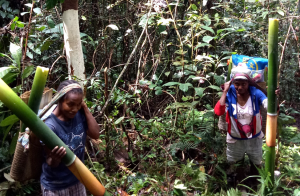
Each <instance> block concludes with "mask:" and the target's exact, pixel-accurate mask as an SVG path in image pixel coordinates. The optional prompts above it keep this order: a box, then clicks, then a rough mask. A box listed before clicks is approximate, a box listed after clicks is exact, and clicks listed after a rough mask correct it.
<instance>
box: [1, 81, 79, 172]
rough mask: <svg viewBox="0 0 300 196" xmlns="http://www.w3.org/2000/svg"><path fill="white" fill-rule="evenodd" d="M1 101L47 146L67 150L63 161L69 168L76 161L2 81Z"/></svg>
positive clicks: (55, 136) (71, 153)
mask: <svg viewBox="0 0 300 196" xmlns="http://www.w3.org/2000/svg"><path fill="white" fill-rule="evenodd" d="M0 92H1V93H0V100H1V101H2V102H3V103H4V105H6V106H7V107H8V108H9V109H10V110H11V111H12V112H13V113H14V114H15V115H16V116H17V117H18V118H19V119H20V120H21V121H22V122H24V123H26V126H27V127H29V129H30V130H31V131H32V132H33V133H34V134H35V135H36V136H37V137H38V138H40V139H41V140H42V141H43V142H44V143H45V145H46V146H47V147H48V148H50V149H53V148H54V147H55V146H59V147H61V146H63V147H65V148H66V151H67V154H66V156H64V158H63V159H62V161H63V163H64V164H66V165H67V166H68V165H70V164H71V163H73V161H74V160H75V155H74V153H73V152H72V151H71V150H70V149H69V148H68V146H67V145H65V143H64V142H63V141H61V139H59V137H57V135H56V134H55V133H54V132H53V131H51V129H50V128H49V127H47V125H46V124H45V123H44V122H43V121H42V120H41V119H40V118H39V117H38V116H37V115H36V114H35V113H34V112H33V111H32V110H31V109H30V108H29V107H28V106H27V105H26V103H24V102H23V101H22V100H21V99H20V98H19V97H18V95H16V94H15V92H14V91H13V90H11V88H10V87H9V86H7V84H6V83H5V82H4V81H3V80H2V79H0Z"/></svg>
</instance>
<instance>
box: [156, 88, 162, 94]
mask: <svg viewBox="0 0 300 196" xmlns="http://www.w3.org/2000/svg"><path fill="white" fill-rule="evenodd" d="M162 93H163V92H162V90H161V89H159V90H156V91H155V95H161V94H162Z"/></svg>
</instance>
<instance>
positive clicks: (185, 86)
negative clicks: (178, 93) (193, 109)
mask: <svg viewBox="0 0 300 196" xmlns="http://www.w3.org/2000/svg"><path fill="white" fill-rule="evenodd" d="M189 87H193V85H192V84H191V83H181V84H180V85H179V89H180V90H182V91H183V92H187V91H188V90H189Z"/></svg>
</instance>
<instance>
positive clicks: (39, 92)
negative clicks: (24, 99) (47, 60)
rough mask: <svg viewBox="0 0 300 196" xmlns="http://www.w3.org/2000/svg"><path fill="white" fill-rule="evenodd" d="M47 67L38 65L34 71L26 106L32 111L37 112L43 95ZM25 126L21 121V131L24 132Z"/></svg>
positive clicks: (47, 71)
mask: <svg viewBox="0 0 300 196" xmlns="http://www.w3.org/2000/svg"><path fill="white" fill-rule="evenodd" d="M48 73H49V69H48V68H45V67H40V66H38V67H37V68H36V71H35V75H34V79H33V84H32V88H31V92H30V97H29V100H28V107H29V108H30V109H31V110H32V111H33V112H34V113H36V114H37V113H38V111H39V107H40V103H41V100H42V97H43V92H44V88H45V85H46V82H47V77H48ZM25 128H26V125H25V123H22V128H21V132H24V131H25Z"/></svg>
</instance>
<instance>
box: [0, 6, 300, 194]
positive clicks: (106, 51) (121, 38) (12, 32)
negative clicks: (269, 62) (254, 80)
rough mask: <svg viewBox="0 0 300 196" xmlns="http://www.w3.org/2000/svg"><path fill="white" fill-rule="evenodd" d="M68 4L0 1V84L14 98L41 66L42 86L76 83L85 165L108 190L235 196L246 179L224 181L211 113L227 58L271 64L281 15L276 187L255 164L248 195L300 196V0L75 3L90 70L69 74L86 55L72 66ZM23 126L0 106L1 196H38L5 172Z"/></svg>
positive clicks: (34, 183)
mask: <svg viewBox="0 0 300 196" xmlns="http://www.w3.org/2000/svg"><path fill="white" fill-rule="evenodd" d="M65 1H67V0H65ZM63 2H64V0H35V1H33V0H23V1H20V0H0V78H2V79H3V80H4V81H5V82H6V83H7V84H8V85H9V86H10V87H11V88H12V89H13V90H14V92H15V93H17V94H18V95H19V96H20V95H21V94H23V93H24V92H26V91H30V90H31V86H32V82H33V78H34V74H35V70H36V67H37V66H43V67H47V68H49V70H50V71H49V76H48V79H47V84H46V86H47V87H49V88H53V89H57V87H58V85H59V83H60V82H61V81H64V80H66V79H68V78H69V77H73V79H75V80H79V81H81V82H82V84H83V85H84V86H85V90H86V92H85V93H86V97H85V102H86V104H87V106H88V107H89V109H90V111H91V112H92V114H93V116H94V117H95V119H96V120H97V122H98V124H99V125H100V127H101V132H100V138H99V140H93V139H88V140H87V142H86V155H85V165H86V166H87V167H88V168H89V169H90V171H91V172H92V173H93V174H94V175H95V176H96V177H97V179H98V180H99V181H100V182H101V183H102V184H103V185H104V187H105V188H106V189H107V191H108V192H110V193H112V194H114V195H118V194H119V195H127V194H129V195H216V196H236V195H242V193H241V191H240V189H239V188H240V187H243V185H242V184H243V182H240V184H239V185H237V187H232V186H230V185H229V184H228V182H227V173H226V170H227V168H228V164H227V162H226V132H223V131H220V130H219V129H218V121H219V118H218V117H217V116H216V115H214V110H213V108H214V106H215V104H216V103H217V101H218V100H219V98H220V96H221V94H222V90H221V88H220V86H221V85H222V84H224V82H225V81H226V77H227V75H228V67H227V61H228V60H229V59H230V56H231V55H233V54H243V55H248V56H259V57H263V58H268V20H269V18H278V19H279V37H278V41H279V43H278V48H279V49H278V59H279V62H278V64H279V74H278V81H279V87H280V90H281V94H280V96H279V97H278V103H279V106H280V112H279V116H278V122H277V123H278V128H277V130H278V134H277V145H276V159H275V170H276V171H277V172H278V173H280V174H279V175H278V176H277V177H276V178H275V182H274V183H272V181H271V180H270V176H269V175H268V174H267V173H266V172H265V171H264V169H261V170H260V176H259V178H258V179H259V185H258V186H257V187H255V188H253V187H249V186H246V188H247V191H248V192H249V193H251V194H252V195H261V196H262V195H293V196H299V195H300V178H299V176H300V167H299V166H300V131H299V128H300V113H299V112H300V42H299V37H300V30H299V28H300V22H299V21H300V3H299V0H265V1H264V0H252V1H250V0H248V1H247V0H198V1H195V0H149V1H146V0H126V1H125V0H108V1H104V0H74V1H73V3H74V4H75V5H77V6H78V23H79V30H80V35H79V36H80V40H81V48H79V51H81V49H82V54H83V57H82V65H84V69H85V70H84V71H82V70H81V75H77V74H75V76H71V75H72V73H74V69H76V66H77V65H75V63H78V62H79V61H80V58H81V57H78V59H79V60H76V62H75V63H73V62H72V64H71V63H70V62H71V61H70V60H68V55H67V53H68V51H67V47H66V44H64V43H65V41H64V34H65V32H64V24H63V12H64V8H63V6H62V3H63ZM75 17H77V16H76V15H75ZM72 49H73V48H72ZM72 49H71V51H72ZM75 56H76V55H75ZM72 58H74V57H72ZM73 65H74V66H75V67H74V69H73V67H72V66H73ZM70 74H71V75H70ZM84 77H85V78H84ZM0 93H3V92H0ZM19 130H20V121H19V119H18V118H16V116H14V114H13V113H12V112H11V111H10V110H9V109H8V108H7V107H6V106H5V105H4V104H3V103H2V102H0V138H1V141H0V143H1V145H0V195H40V184H39V181H38V180H30V181H27V182H22V183H20V182H15V181H14V180H12V179H11V178H10V177H9V175H8V174H9V172H10V167H11V164H12V160H13V154H14V151H15V146H16V142H17V139H18V132H19ZM265 148H266V144H265V143H264V144H263V149H265ZM263 159H265V153H264V155H263ZM244 164H245V173H247V168H249V160H248V159H247V158H246V161H245V163H244ZM244 186H245V185H244ZM266 190H267V191H266Z"/></svg>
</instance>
